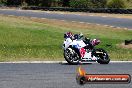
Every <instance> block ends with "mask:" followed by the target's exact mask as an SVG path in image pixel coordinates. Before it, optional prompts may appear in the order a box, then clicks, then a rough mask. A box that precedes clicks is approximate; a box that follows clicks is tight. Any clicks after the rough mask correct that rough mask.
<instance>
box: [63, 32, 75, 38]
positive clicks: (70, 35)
mask: <svg viewBox="0 0 132 88" xmlns="http://www.w3.org/2000/svg"><path fill="white" fill-rule="evenodd" d="M72 36H73V34H72V32H67V33H65V34H64V38H71V37H72Z"/></svg>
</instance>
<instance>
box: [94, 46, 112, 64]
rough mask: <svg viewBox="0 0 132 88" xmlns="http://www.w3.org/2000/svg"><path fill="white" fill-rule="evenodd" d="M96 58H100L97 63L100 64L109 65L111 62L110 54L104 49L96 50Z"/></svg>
mask: <svg viewBox="0 0 132 88" xmlns="http://www.w3.org/2000/svg"><path fill="white" fill-rule="evenodd" d="M96 56H97V57H98V60H97V62H98V63H100V64H108V63H109V62H110V58H109V56H108V53H107V52H106V51H105V50H104V49H101V48H100V49H96Z"/></svg>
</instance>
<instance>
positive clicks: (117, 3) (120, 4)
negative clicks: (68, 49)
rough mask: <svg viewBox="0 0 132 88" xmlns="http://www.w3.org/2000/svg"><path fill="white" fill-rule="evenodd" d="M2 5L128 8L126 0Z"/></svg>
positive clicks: (15, 0)
mask: <svg viewBox="0 0 132 88" xmlns="http://www.w3.org/2000/svg"><path fill="white" fill-rule="evenodd" d="M127 1H129V0H127ZM0 5H6V6H40V7H72V8H125V7H126V5H125V1H124V0H0Z"/></svg>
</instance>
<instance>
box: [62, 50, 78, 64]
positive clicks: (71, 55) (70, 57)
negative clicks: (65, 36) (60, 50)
mask: <svg viewBox="0 0 132 88" xmlns="http://www.w3.org/2000/svg"><path fill="white" fill-rule="evenodd" d="M64 58H65V60H66V61H67V62H68V63H69V64H71V65H77V64H79V55H78V54H77V53H76V52H75V50H73V49H71V48H68V49H66V50H64Z"/></svg>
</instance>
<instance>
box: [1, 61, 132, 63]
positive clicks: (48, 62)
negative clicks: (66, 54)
mask: <svg viewBox="0 0 132 88" xmlns="http://www.w3.org/2000/svg"><path fill="white" fill-rule="evenodd" d="M0 63H67V62H66V61H14V62H0ZM84 63H86V62H84ZM88 63H96V62H88ZM110 63H132V61H110Z"/></svg>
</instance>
